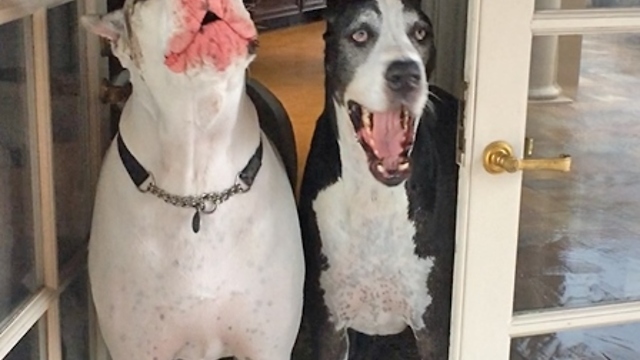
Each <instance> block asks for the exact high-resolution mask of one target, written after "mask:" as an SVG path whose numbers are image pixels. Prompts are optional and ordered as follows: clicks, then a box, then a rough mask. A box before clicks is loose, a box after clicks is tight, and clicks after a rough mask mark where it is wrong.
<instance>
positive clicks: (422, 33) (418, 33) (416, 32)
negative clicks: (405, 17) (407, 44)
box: [413, 26, 428, 41]
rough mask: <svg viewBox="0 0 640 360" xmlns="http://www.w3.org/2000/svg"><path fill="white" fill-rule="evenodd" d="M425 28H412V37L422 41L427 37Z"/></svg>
mask: <svg viewBox="0 0 640 360" xmlns="http://www.w3.org/2000/svg"><path fill="white" fill-rule="evenodd" d="M427 34H428V32H427V29H425V28H424V27H422V26H419V27H416V28H415V29H413V37H414V38H415V39H416V40H417V41H422V40H424V39H426V38H427Z"/></svg>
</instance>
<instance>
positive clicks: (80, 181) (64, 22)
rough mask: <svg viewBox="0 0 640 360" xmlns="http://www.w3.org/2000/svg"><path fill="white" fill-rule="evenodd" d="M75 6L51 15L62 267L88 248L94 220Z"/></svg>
mask: <svg viewBox="0 0 640 360" xmlns="http://www.w3.org/2000/svg"><path fill="white" fill-rule="evenodd" d="M76 7H77V4H76V2H70V3H67V4H66V5H62V6H58V7H56V8H53V9H50V10H49V12H48V15H47V16H48V30H49V57H50V58H49V67H50V69H51V107H52V128H53V147H54V151H53V160H54V169H55V178H54V180H55V191H56V218H57V219H56V226H57V231H58V249H59V263H60V264H64V263H65V262H66V261H67V260H69V258H70V257H71V256H73V254H74V253H75V252H76V251H77V250H78V248H79V247H81V246H83V245H84V243H85V241H86V239H87V238H88V233H89V223H90V219H91V192H90V185H91V184H90V181H91V179H90V177H89V176H90V173H89V161H88V156H89V154H88V138H87V136H88V135H87V134H88V131H87V126H88V120H87V118H86V116H85V113H84V110H83V107H82V100H83V99H82V97H81V89H82V84H81V82H80V78H81V77H80V65H79V61H78V14H77V8H76Z"/></svg>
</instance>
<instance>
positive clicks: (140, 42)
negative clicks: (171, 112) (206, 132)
mask: <svg viewBox="0 0 640 360" xmlns="http://www.w3.org/2000/svg"><path fill="white" fill-rule="evenodd" d="M82 22H83V24H84V25H85V26H86V27H87V28H88V29H89V30H91V31H92V32H94V33H96V34H98V35H100V36H102V37H104V38H106V39H108V40H109V41H110V42H111V48H112V50H113V53H114V55H115V56H116V57H118V59H119V60H120V62H121V63H122V65H123V66H124V67H126V68H127V69H129V71H130V72H131V75H132V80H133V79H134V78H136V79H139V80H140V82H143V83H145V84H146V86H147V87H148V88H149V89H150V92H151V93H156V92H159V91H161V89H165V90H170V91H165V92H166V93H167V96H169V95H171V94H172V95H171V96H178V97H179V96H181V95H182V94H184V95H185V96H187V95H189V94H190V95H189V96H194V95H195V96H197V94H198V93H199V92H202V91H206V90H203V89H207V88H211V87H212V86H219V87H220V86H226V81H227V80H229V79H230V78H232V77H234V75H237V76H235V77H239V76H242V75H243V74H244V71H245V69H246V67H247V66H248V65H249V63H250V62H251V60H252V59H253V57H254V53H255V47H256V45H257V40H256V38H257V32H256V28H255V26H254V24H253V22H252V20H251V19H250V17H249V13H248V12H247V10H246V9H245V7H244V4H243V2H242V0H127V1H126V3H125V5H124V7H123V8H122V9H120V10H117V11H114V12H111V13H109V14H106V15H104V16H84V17H83V18H82ZM221 84H222V85H221ZM136 85H138V84H136V83H134V88H135V86H136ZM194 91H195V93H194ZM163 100H165V99H156V101H157V102H158V103H162V101H163Z"/></svg>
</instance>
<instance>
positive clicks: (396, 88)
mask: <svg viewBox="0 0 640 360" xmlns="http://www.w3.org/2000/svg"><path fill="white" fill-rule="evenodd" d="M418 3H419V1H412V0H343V1H334V3H333V4H330V12H329V14H328V16H327V30H326V33H325V42H326V48H325V70H326V86H327V91H328V92H329V93H328V96H329V97H330V99H329V100H332V101H334V102H336V103H337V104H338V107H339V109H338V111H345V112H347V113H348V115H349V116H348V118H349V119H350V121H351V124H350V126H349V129H350V130H351V129H352V130H353V131H354V133H355V138H356V139H357V141H358V142H359V143H360V145H361V147H362V151H364V152H365V153H366V158H367V161H368V167H369V170H370V172H371V174H372V175H373V176H374V177H375V178H376V179H377V180H378V181H380V182H382V183H383V184H385V185H388V186H395V185H398V184H400V183H401V182H402V181H403V180H405V179H406V178H407V177H408V176H409V174H410V171H411V164H410V156H409V155H410V152H411V150H412V147H413V142H414V138H415V133H416V129H417V126H418V121H419V119H420V116H421V115H422V111H423V109H424V108H425V105H426V103H427V100H428V75H429V74H430V72H431V70H432V69H433V65H434V59H435V47H434V39H433V29H432V26H431V22H430V20H429V18H428V17H427V16H426V15H425V14H424V13H423V12H422V11H421V10H420V8H419V4H418ZM340 125H341V124H339V126H338V127H339V128H342V129H345V128H346V127H344V126H342V127H341V126H340ZM342 125H344V124H342ZM346 135H350V134H341V136H346ZM348 137H350V138H353V135H352V136H348Z"/></svg>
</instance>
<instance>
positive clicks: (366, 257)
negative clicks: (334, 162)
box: [313, 104, 433, 335]
mask: <svg viewBox="0 0 640 360" xmlns="http://www.w3.org/2000/svg"><path fill="white" fill-rule="evenodd" d="M335 105H336V108H337V109H338V112H337V115H338V119H337V122H338V132H339V134H340V141H339V145H340V157H341V159H342V177H341V178H340V179H339V181H338V182H336V183H335V184H333V185H331V186H329V187H328V188H326V189H324V190H323V191H322V192H320V193H319V194H318V196H317V198H316V200H315V201H314V203H313V208H314V211H315V212H316V214H319V215H318V216H317V220H318V228H319V231H320V237H321V238H322V252H323V254H324V255H325V256H326V257H327V259H328V262H329V269H328V270H327V271H324V272H323V273H322V275H321V279H320V283H321V286H322V288H323V289H324V290H325V295H324V299H325V302H326V304H327V306H328V308H329V310H330V313H331V314H332V316H333V318H332V319H331V321H332V322H333V323H334V324H335V326H336V329H337V330H340V329H344V328H346V327H350V328H353V329H355V330H358V331H360V332H363V333H366V334H370V335H389V334H395V333H398V332H400V331H402V330H403V329H404V328H405V326H407V325H409V326H410V327H411V328H413V329H414V330H418V329H421V328H422V327H424V322H423V320H422V314H423V313H424V311H425V310H426V308H427V306H428V305H429V304H430V303H431V297H430V296H429V294H427V288H426V284H427V277H428V276H429V273H430V271H431V268H432V266H433V259H430V258H427V259H420V258H418V256H417V255H415V253H414V249H415V245H414V242H413V236H414V234H415V227H414V225H413V223H412V222H410V221H409V220H408V211H409V206H408V200H407V196H406V193H405V189H404V186H403V185H399V186H396V187H387V186H385V185H383V184H381V183H380V182H378V181H377V180H375V178H374V177H373V176H372V175H371V173H370V172H369V169H368V168H367V166H366V164H367V161H366V155H365V154H364V152H363V151H362V148H361V147H360V145H359V144H358V143H357V142H356V140H355V139H354V137H353V128H352V127H351V128H350V126H351V122H350V120H349V118H348V115H347V111H346V109H344V108H342V107H339V105H338V104H335ZM336 199H348V200H347V201H335V200H336Z"/></svg>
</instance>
